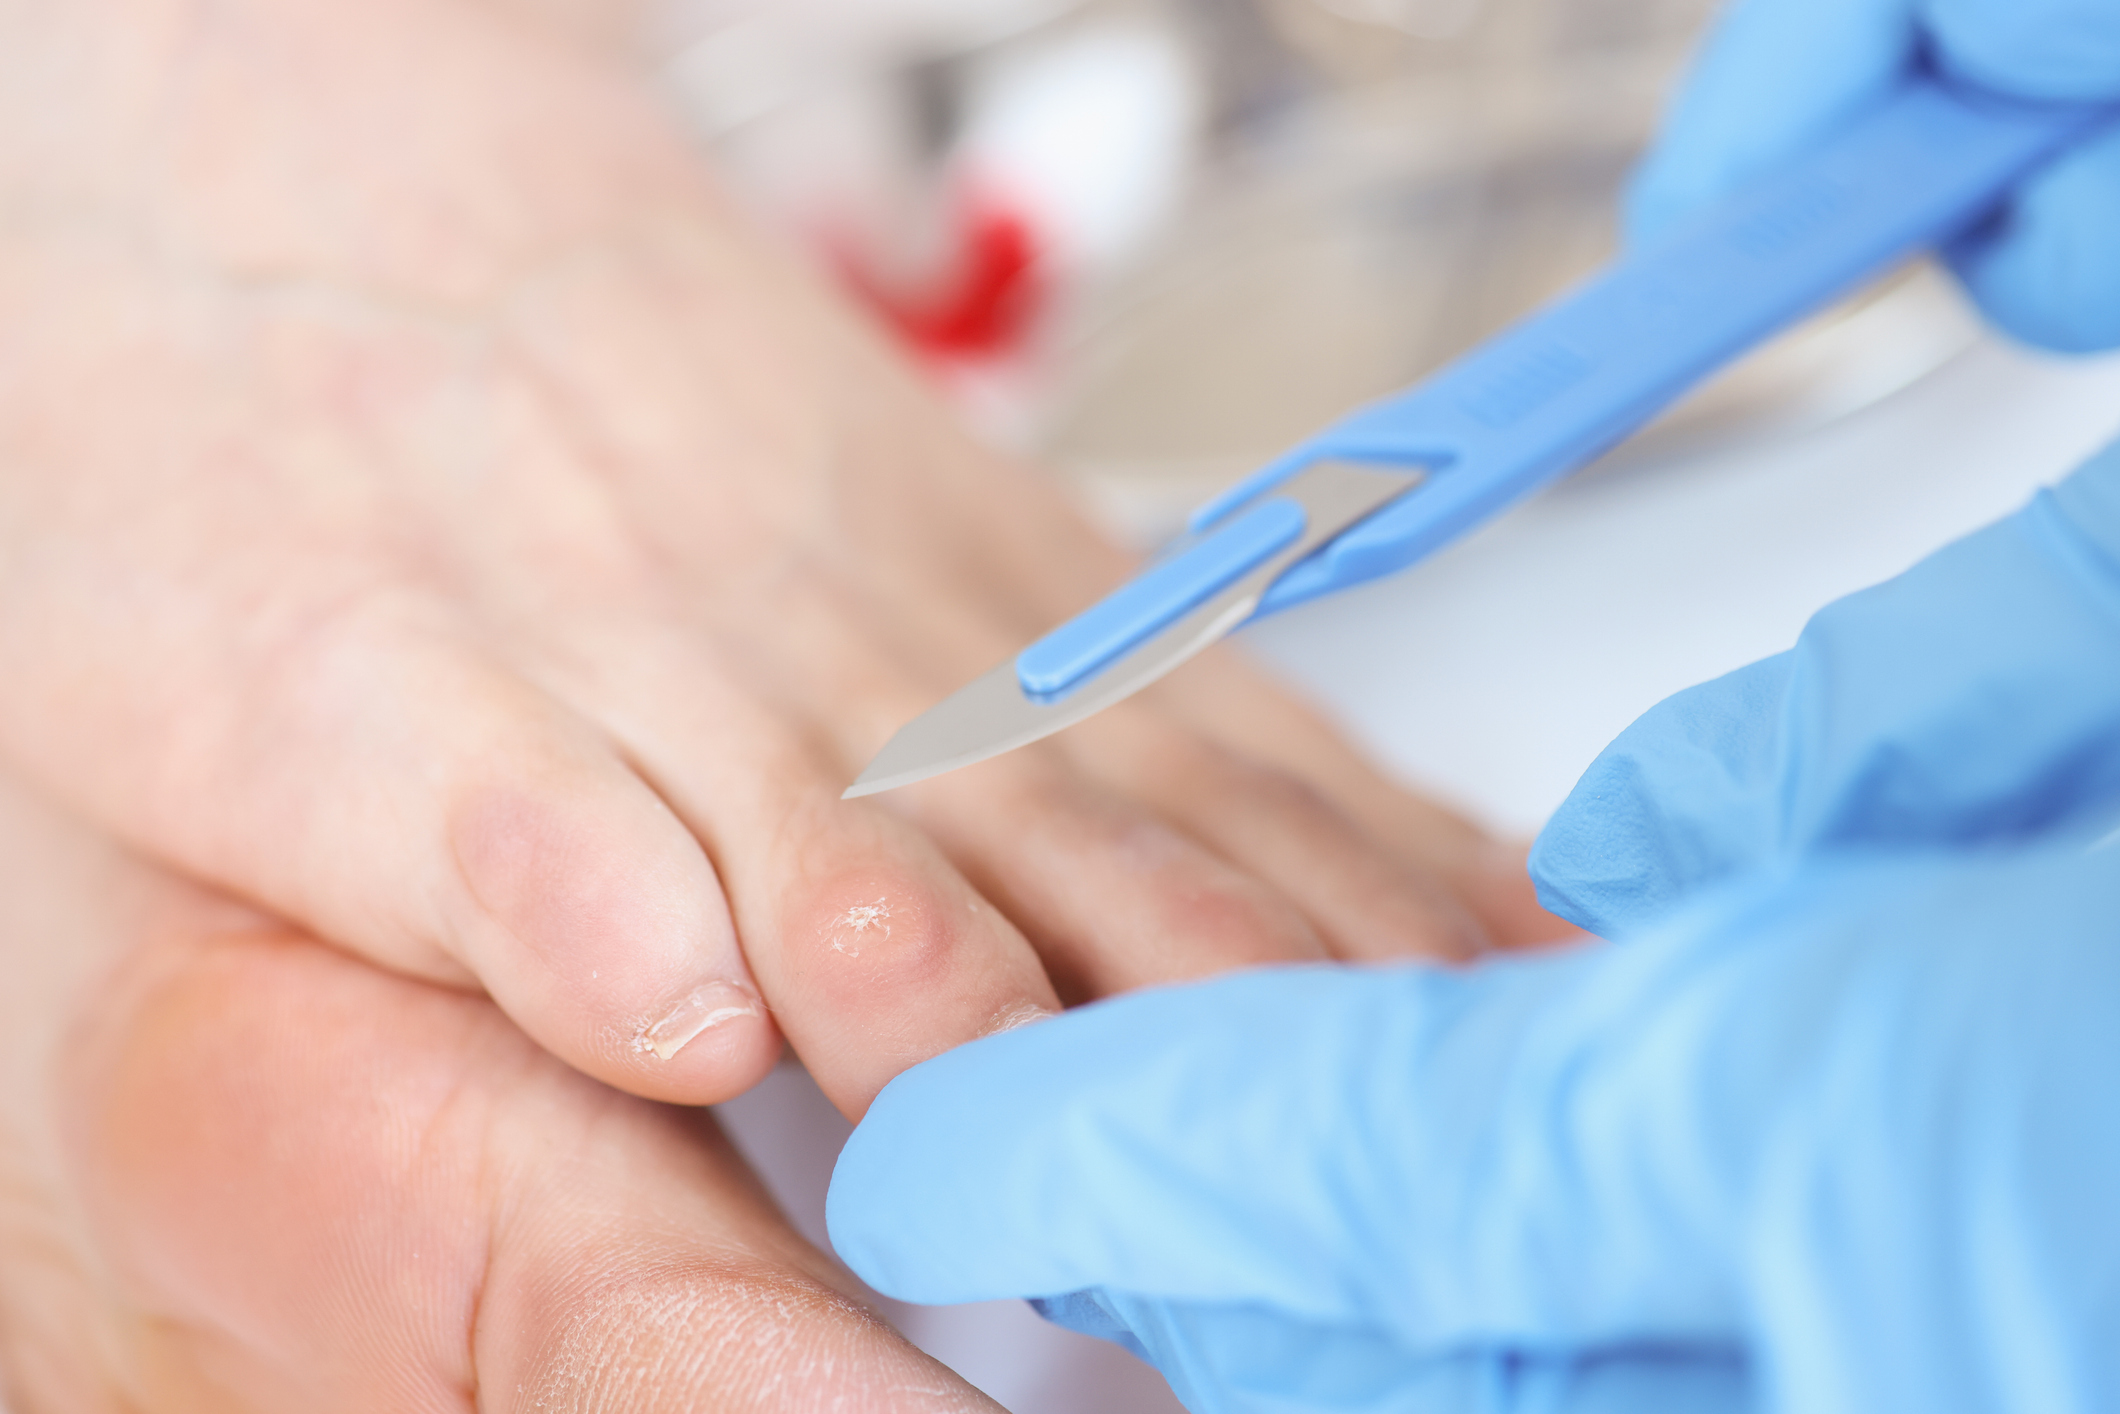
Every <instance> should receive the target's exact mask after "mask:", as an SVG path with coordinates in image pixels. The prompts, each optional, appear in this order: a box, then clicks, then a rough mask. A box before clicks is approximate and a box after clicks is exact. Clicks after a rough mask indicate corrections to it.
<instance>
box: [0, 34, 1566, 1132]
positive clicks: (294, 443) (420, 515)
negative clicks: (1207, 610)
mask: <svg viewBox="0 0 2120 1414" xmlns="http://www.w3.org/2000/svg"><path fill="white" fill-rule="evenodd" d="M0 26H4V27H5V28H6V29H7V30H8V31H9V32H8V33H7V34H5V35H4V36H0V133H5V134H7V136H6V137H4V138H0V142H4V143H6V144H8V145H7V146H5V147H0V209H4V210H5V211H6V212H7V213H8V215H9V219H8V220H7V221H5V222H0V308H4V309H5V310H7V312H8V313H7V318H6V319H5V320H0V468H4V470H0V661H5V662H6V663H7V664H8V682H9V687H8V691H7V692H6V693H4V694H0V757H4V758H6V759H8V760H11V761H12V762H13V763H14V764H15V765H16V766H17V767H18V768H19V769H20V770H22V771H24V772H26V773H28V774H29V775H31V776H33V777H34V778H35V779H36V780H37V781H38V782H39V783H40V785H41V786H42V788H43V789H44V790H46V791H47V792H49V793H50V794H51V795H53V796H54V797H55V798H57V799H59V800H61V801H63V802H65V803H66V804H67V805H68V806H69V807H70V808H72V809H74V810H76V811H78V812H80V813H82V814H83V815H85V816H86V817H88V818H90V819H92V820H95V821H96V822H98V823H99V824H100V825H101V826H102V827H103V828H105V829H107V830H109V831H111V832H112V833H113V834H114V835H116V836H117V837H119V838H121V839H122V840H124V841H126V842H128V843H129V844H130V845H132V846H133V847H135V848H137V849H139V850H141V851H142V852H144V853H145V854H147V855H149V856H151V857H153V858H155V859H158V860H160V861H163V862H164V863H166V864H168V865H170V866H172V867H175V868H177V869H180V870H182V871H184V872H186V873H188V874H190V875H192V876H195V877H198V878H201V879H204V880H208V881H211V882H213V883H214V884H216V885H218V886H220V887H222V888H225V889H227V890H229V891H230V892H232V893H234V894H237V895H239V896H242V897H244V898H247V899H251V900H255V901H257V902H258V903H260V904H262V905H264V906H266V907H268V908H270V909H272V910H273V911H274V912H275V913H277V914H278V915H280V916H282V917H285V918H288V919H292V920H294V921H295V922H296V923H297V924H299V925H300V926H301V927H303V928H304V929H306V930H308V931H310V932H312V933H314V934H316V935H317V936H321V937H326V938H330V939H332V940H333V941H334V942H336V943H339V944H340V945H342V946H345V947H347V948H350V949H352V950H354V951H355V952H357V953H359V954H361V955H363V956H365V957H367V958H368V959H370V960H372V961H375V962H378V963H381V964H383V965H384V966H386V967H388V968H391V969H394V970H396V971H397V972H399V973H402V974H404V975H407V976H411V977H417V978H423V979H427V980H430V981H436V982H442V983H446V984H451V985H457V986H465V987H477V988H480V989H483V990H484V991H485V992H486V993H487V994H489V995H490V996H491V997H492V998H493V999H494V1000H495V1001H496V1002H498V1004H499V1005H500V1007H501V1008H502V1010H503V1011H505V1012H506V1013H507V1014H508V1015H509V1016H511V1017H512V1018H514V1019H515V1020H516V1021H517V1022H518V1023H520V1024H521V1026H522V1027H523V1028H524V1030H525V1031H527V1032H528V1033H529V1035H530V1036H531V1037H533V1038H534V1039H535V1040H536V1041H537V1042H538V1043H540V1044H541V1045H543V1046H545V1047H546V1048H548V1049H549V1050H551V1051H552V1052H553V1053H554V1054H556V1055H557V1056H559V1057H561V1058H562V1059H564V1060H566V1061H567V1062H568V1063H570V1064H572V1065H574V1066H576V1067H577V1068H579V1069H581V1070H582V1071H584V1072H586V1073H587V1074H589V1075H591V1076H594V1077H597V1078H599V1079H602V1080H604V1081H607V1082H609V1083H611V1084H613V1085H616V1086H618V1087H620V1088H622V1089H625V1090H628V1091H630V1092H632V1093H634V1094H637V1095H642V1096H647V1097H650V1098H655V1099H664V1100H680V1101H689V1102H706V1101H712V1100H715V1099H719V1098H723V1097H726V1096H729V1095H731V1094H734V1093H736V1092H738V1091H740V1090H742V1089H743V1088H745V1087H746V1086H747V1085H749V1084H750V1083H752V1082H753V1081H754V1080H755V1079H756V1078H757V1077H758V1076H759V1075H761V1074H762V1073H763V1072H764V1070H765V1068H766V1067H767V1066H768V1065H770V1064H771V1062H772V1060H773V1057H774V1056H775V1055H776V1054H777V1050H778V1047H779V1044H780V1040H781V1037H782V1036H783V1035H785V1036H786V1037H787V1038H788V1039H790V1040H792V1041H793V1043H794V1044H795V1045H796V1046H797V1048H798V1049H799V1050H801V1052H802V1054H803V1055H804V1057H805V1058H806V1060H808V1061H809V1063H810V1064H811V1067H812V1069H813V1071H814V1072H815V1073H816V1074H817V1076H818V1078H819V1081H820V1083H821V1084H822V1085H823V1086H824V1088H825V1089H826V1092H827V1093H828V1094H829V1095H831V1096H832V1098H833V1099H834V1101H835V1102H836V1103H837V1104H839V1105H840V1107H841V1108H842V1109H844V1110H845V1111H846V1112H847V1113H849V1114H850V1115H852V1114H858V1113H859V1112H860V1111H861V1109H862V1108H863V1107H864V1106H865V1105H866V1104H867V1102H868V1099H869V1097H870V1096H872V1095H873V1094H874V1093H875V1091H876V1089H877V1088H878V1087H880V1085H881V1084H882V1083H883V1081H884V1080H885V1079H886V1078H888V1076H889V1075H891V1074H893V1073H895V1071H896V1070H897V1069H899V1068H900V1067H902V1066H903V1065H905V1064H907V1063H909V1062H911V1061H913V1060H917V1059H919V1058H921V1057H923V1056H925V1055H929V1054H933V1053H934V1052H936V1051H938V1050H941V1049H944V1048H946V1047H948V1046H950V1045H953V1044H956V1043H958V1042H961V1041H964V1040H966V1039H969V1038H971V1037H974V1036H977V1035H979V1034H982V1033H983V1032H985V1031H988V1030H991V1029H993V1028H995V1027H997V1026H1004V1025H1009V1024H1013V1023H1014V1022H1016V1021H1018V1020H1021V1019H1022V1018H1024V1017H1026V1016H1033V1015H1037V1014H1040V1013H1041V1012H1044V1011H1047V1010H1050V1009H1051V1008H1053V1007H1055V1006H1058V1005H1060V1004H1061V1003H1062V1002H1063V1001H1073V1000H1077V999H1080V998H1084V997H1090V996H1095V995H1099V994H1101V993H1103V992H1107V991H1110V990H1112V989H1114V988H1118V987H1124V986H1131V985H1137V984H1140V983H1143V982H1151V981H1157V980H1162V979H1168V978H1177V977H1186V976H1194V975H1198V974H1200V973H1203V972H1207V971H1211V970H1214V969H1216V968H1220V967H1227V966H1234V965H1240V964H1243V963H1249V962H1260V961H1271V960H1286V959H1301V958H1310V957H1323V956H1349V957H1354V956H1360V957H1373V956H1397V955H1407V954H1429V955H1438V956H1460V955H1464V954H1467V953H1469V952H1471V951H1474V950H1477V949H1478V948H1480V947H1483V946H1487V945H1490V944H1494V943H1504V944H1506V943H1511V942H1515V941H1519V940H1522V939H1525V938H1529V937H1531V936H1534V935H1537V934H1540V933H1548V934H1550V933H1552V932H1557V931H1559V929H1558V925H1557V924H1554V923H1552V921H1551V920H1549V919H1546V918H1545V917H1544V916H1543V915H1541V914H1539V913H1538V912H1537V908H1536V904H1535V902H1533V901H1532V900H1531V895H1530V890H1529V886H1528V883H1527V882H1526V881H1525V880H1524V878H1523V874H1522V870H1521V867H1520V860H1517V859H1510V858H1503V862H1502V863H1500V864H1496V863H1495V862H1494V861H1495V859H1496V858H1497V857H1499V856H1497V855H1496V853H1495V848H1494V847H1493V846H1492V845H1491V844H1489V843H1488V842H1487V841H1485V840H1484V838H1483V837H1482V836H1481V835H1480V834H1479V832H1478V831H1477V830H1476V829H1474V828H1473V827H1472V826H1470V825H1469V824H1467V823H1466V822H1464V821H1462V820H1460V819H1458V818H1456V817H1455V816H1453V815H1451V814H1449V813H1448V812H1445V811H1442V810H1440V809H1437V808H1436V807H1434V806H1431V805H1428V804H1425V803H1423V802H1421V801H1419V800H1416V799H1414V798H1413V797H1411V796H1408V795H1406V794H1404V793H1403V792H1400V791H1398V790H1396V789H1395V788H1393V787H1390V786H1388V785H1386V784H1384V783H1382V782H1380V781H1378V780H1377V779H1376V778H1375V776H1374V775H1373V773H1371V772H1370V771H1369V769H1368V768H1367V767H1366V766H1364V765H1363V764H1362V763H1361V762H1360V761H1359V760H1358V759H1357V758H1356V757H1355V756H1354V754H1353V753H1351V752H1350V751H1349V750H1348V748H1347V747H1346V746H1345V745H1344V744H1343V743H1342V742H1341V741H1340V740H1339V739H1338V737H1337V736H1336V735H1335V734H1334V733H1333V732H1332V731H1331V730H1329V729H1328V728H1327V727H1325V726H1324V725H1323V724H1321V723H1320V722H1319V721H1318V719H1317V718H1316V717H1315V716H1314V715H1313V714H1311V713H1310V712H1308V711H1307V710H1306V709H1304V708H1303V707H1301V706H1299V705H1298V704H1296V703H1294V702H1293V701H1291V700H1290V699H1289V698H1288V697H1287V696H1286V695H1285V694H1283V693H1281V692H1280V691H1278V690H1277V689H1275V688H1273V687H1271V686H1269V685H1268V684H1266V683H1265V682H1263V681H1260V680H1258V679H1257V678H1255V677H1254V676H1253V675H1252V674H1251V673H1250V672H1249V670H1247V669H1246V668H1245V667H1243V666H1242V665H1241V664H1240V663H1239V662H1237V661H1236V660H1234V659H1232V658H1227V657H1224V658H1221V659H1219V660H1217V661H1207V662H1203V663H1201V664H1199V665H1198V666H1196V667H1194V668H1191V669H1189V670H1188V671H1187V672H1186V673H1185V674H1183V675H1181V677H1180V678H1179V679H1177V680H1174V681H1173V682H1172V683H1171V684H1169V685H1168V687H1167V688H1166V689H1165V690H1162V691H1159V692H1158V693H1155V694H1151V695H1150V696H1149V697H1148V698H1147V699H1146V700H1143V701H1141V702H1138V703H1136V704H1133V705H1130V706H1129V707H1127V708H1125V709H1123V710H1117V711H1113V712H1111V713H1108V714H1106V716H1105V717H1103V718H1101V719H1099V720H1098V721H1097V722H1095V723H1093V724H1090V725H1089V726H1086V727H1084V728H1081V729H1079V730H1077V731H1075V732H1072V733H1070V734H1068V735H1067V737H1066V738H1064V739H1062V740H1060V741H1056V742H1053V743H1049V744H1047V745H1045V746H1043V747H1041V748H1038V749H1033V750H1028V751H1023V752H1019V753H1016V754H1014V755H1011V756H1009V757H1007V758H1004V759H1001V760H997V761H994V762H990V763H987V764H985V765H983V766H980V767H977V768H974V769H972V770H968V771H964V772H961V773H958V774H957V775H955V776H952V777H950V778H948V779H945V780H940V781H936V782H933V783H931V784H929V785H926V786H923V787H920V788H916V789H913V790H908V791H904V792H900V793H897V794H895V795H893V796H891V797H887V798H885V799H883V800H880V801H873V800H872V801H864V802H857V803H850V804H849V803H842V802H840V801H839V799H838V794H839V791H840V789H841V788H842V787H843V786H844V785H845V783H846V782H847V781H848V780H849V779H851V777H852V776H853V775H854V773H855V772H856V771H857V770H858V769H859V767H860V766H861V765H862V763H864V762H865V761H866V760H867V759H868V757H869V755H870V754H871V753H873V751H874V750H875V749H876V748H877V747H878V746H880V745H881V744H882V742H883V741H884V740H885V739H886V738H887V737H888V736H889V735H890V733H891V732H892V731H893V730H894V729H895V728H896V727H897V726H898V725H899V724H900V723H901V722H903V721H904V720H905V719H907V718H908V717H910V716H912V715H913V714H915V713H917V712H919V711H921V710H922V709H924V708H926V707H927V706H929V705H931V704H932V703H933V702H934V701H935V700H936V699H937V698H939V697H940V696H941V695H943V694H944V693H946V692H948V691H949V690H951V689H953V688H955V687H956V686H958V685H960V684H961V683H962V682H964V681H965V680H967V679H968V678H970V677H971V676H973V675H975V674H976V673H978V672H980V671H982V670H984V669H985V668H987V667H989V666H990V665H991V664H992V663H994V662H996V661H999V660H1000V659H1002V658H1003V657H1005V656H1006V655H1007V654H1009V653H1011V652H1013V651H1014V650H1015V649H1016V648H1017V647H1019V646H1020V645H1021V644H1022V643H1024V642H1026V641H1028V640H1029V639H1030V638H1032V637H1034V636H1036V635H1037V634H1038V633H1040V632H1042V631H1043V630H1044V629H1045V628H1047V627H1049V626H1050V625H1051V624H1053V623H1054V622H1056V621H1058V620H1059V619H1061V618H1063V617H1065V616H1066V615H1067V614H1069V613H1071V612H1073V611H1075V610H1076V609H1078V608H1080V607H1081V606H1083V605H1085V604H1087V603H1089V602H1090V601H1092V600H1093V599H1094V598H1095V597H1096V595H1097V594H1098V593H1100V592H1101V591H1102V590H1103V589H1105V588H1106V587H1108V586H1109V585H1110V584H1111V583H1113V582H1114V581H1115V580H1116V579H1118V578H1119V577H1120V576H1122V575H1123V574H1124V573H1125V572H1126V570H1127V561H1126V560H1125V558H1124V557H1123V556H1122V555H1120V554H1119V553H1118V552H1116V551H1115V550H1114V549H1113V548H1112V547H1110V546H1109V545H1107V544H1105V543H1104V542H1102V541H1101V540H1099V539H1098V538H1097V536H1096V535H1095V534H1093V533H1092V532H1091V531H1090V530H1089V529H1088V528H1087V527H1086V526H1085V525H1084V523H1083V522H1082V521H1081V520H1080V519H1079V518H1078V517H1077V516H1076V515H1075V514H1074V513H1073V512H1072V511H1071V510H1070V509H1069V508H1068V507H1067V506H1066V505H1065V504H1064V503H1063V502H1062V501H1061V500H1060V499H1059V498H1058V497H1057V496H1056V494H1055V493H1054V491H1053V490H1052V489H1051V488H1050V486H1048V485H1047V484H1045V483H1044V482H1042V481H1041V480H1040V479H1039V478H1038V477H1037V476H1035V475H1034V474H1031V473H1029V472H1027V471H1026V470H1024V469H1023V468H1020V467H1016V466H1012V465H1009V464H1006V463H1005V462H1003V461H1001V460H999V459H997V458H996V457H994V456H993V455H991V454H989V453H986V452H984V451H982V450H980V449H979V448H977V447H975V446H974V445H972V444H971V443H970V442H969V441H968V440H967V439H966V438H965V437H964V436H963V435H962V434H961V433H960V432H959V431H958V430H957V429H956V428H955V427H954V426H953V425H952V423H951V421H950V419H949V418H948V417H947V416H946V415H945V413H944V412H943V411H942V410H941V409H940V408H939V407H938V406H937V404H936V402H935V400H934V399H933V398H932V397H931V396H930V393H929V391H928V390H927V389H926V388H925V387H924V386H922V384H921V383H920V382H919V380H918V378H917V377H916V376H915V375H913V374H912V373H910V372H909V371H908V370H907V368H906V367H904V366H903V364H902V362H901V361H900V360H899V359H898V358H897V357H896V356H895V355H894V353H893V352H892V351H891V350H890V349H889V348H887V347H886V346H885V345H884V343H883V342H882V341H881V340H880V339H879V338H878V337H876V336H875V335H874V334H873V333H872V332H871V331H870V330H869V329H867V328H866V327H865V326H864V325H862V324H861V323H860V321H859V320H858V319H856V318H854V317H853V316H852V315H850V314H849V313H848V312H847V311H846V310H844V309H842V308H841V307H840V306H839V305H838V303H837V302H836V301H835V300H833V299H832V298H830V297H829V296H828V295H827V294H826V293H825V292H823V291H822V290H821V289H820V288H818V287H817V286H816V285H815V283H814V282H813V281H812V280H811V279H809V278H808V277H807V276H806V275H804V274H803V273H802V272H800V271H798V270H796V269H794V268H793V267H791V266H790V265H788V264H786V263H784V262H783V260H782V259H781V258H780V257H779V256H778V255H777V254H776V253H774V252H772V251H770V250H768V249H765V248H763V247H762V246H761V245H760V244H759V243H758V242H756V241H755V240H754V239H753V238H752V237H751V236H750V235H748V234H747V233H746V231H745V229H744V228H743V226H742V224H741V223H740V222H739V221H737V220H735V219H733V218H732V216H731V215H730V213H729V212H728V211H727V210H726V209H725V207H724V205H723V203H722V202H721V200H720V199H719V197H718V196H717V194H716V193H715V192H714V190H713V189H712V188H711V186H710V184H709V183H708V181H707V180H706V178H705V175H704V174H703V172H702V171H701V169H700V165H699V161H698V157H697V154H696V153H695V152H694V151H693V150H692V149H691V148H690V147H689V146H688V145H687V144H686V143H685V142H684V141H683V140H682V139H681V137H680V136H679V135H678V133H677V132H676V131H675V129H674V128H672V127H671V126H670V125H669V124H668V123H667V122H666V120H665V118H664V115H663V114H662V113H661V112H660V111H659V110H658V108H657V107H656V106H655V105H654V103H653V101H652V98H651V95H650V88H649V86H648V85H647V84H646V83H645V82H644V80H643V79H642V77H641V76H640V75H639V74H638V73H637V72H635V71H634V69H633V68H631V67H630V66H629V65H628V63H627V62H626V61H625V60H624V59H623V58H622V57H620V56H619V55H618V54H617V51H615V50H612V49H610V48H608V47H598V46H596V45H594V44H592V43H590V42H588V41H587V40H585V39H584V38H583V36H582V35H581V33H579V32H577V31H574V30H569V29H564V28H561V27H560V26H559V24H558V23H557V22H556V21H552V20H550V19H549V17H547V18H540V17H539V15H538V14H525V13H518V12H513V11H510V10H509V9H508V8H506V7H504V6H501V5H491V6H472V5H462V4H455V3H444V0H377V3H373V4H363V5H353V6H344V5H341V6H321V7H320V6H314V5H306V4H300V3H296V0H232V3H228V4H218V5H214V6H210V7H200V6H195V5H189V4H182V3H178V0H93V3H84V4H81V5H75V6H16V7H12V8H10V9H8V10H7V11H6V12H5V15H4V18H0ZM305 965H309V964H305ZM317 965H321V964H317Z"/></svg>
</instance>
